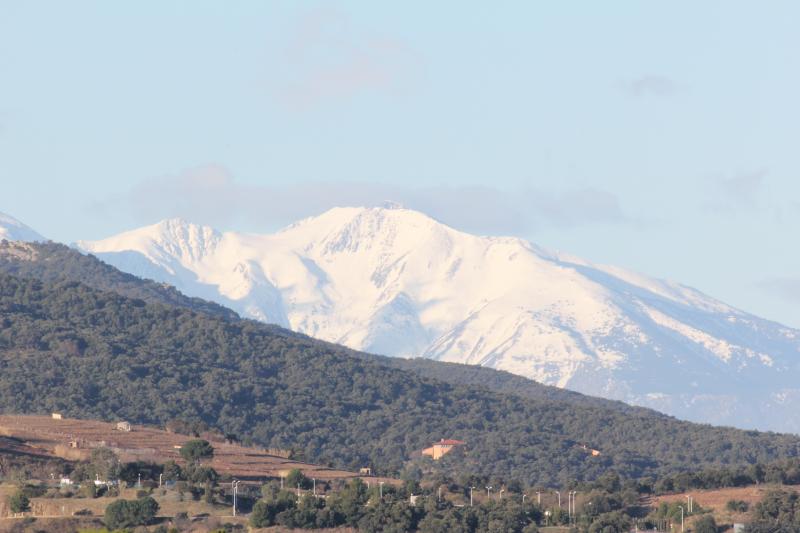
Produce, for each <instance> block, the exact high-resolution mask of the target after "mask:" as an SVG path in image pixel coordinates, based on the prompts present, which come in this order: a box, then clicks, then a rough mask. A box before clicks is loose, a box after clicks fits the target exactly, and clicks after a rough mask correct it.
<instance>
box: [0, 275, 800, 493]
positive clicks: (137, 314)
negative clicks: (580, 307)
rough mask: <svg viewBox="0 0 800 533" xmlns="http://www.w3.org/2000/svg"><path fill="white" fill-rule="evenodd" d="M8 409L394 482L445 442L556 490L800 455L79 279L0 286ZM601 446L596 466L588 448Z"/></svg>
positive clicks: (777, 443) (784, 440) (490, 466)
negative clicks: (213, 430)
mask: <svg viewBox="0 0 800 533" xmlns="http://www.w3.org/2000/svg"><path fill="white" fill-rule="evenodd" d="M0 405H2V406H3V410H4V411H6V412H22V413H48V412H50V411H54V410H57V411H62V412H63V413H65V414H66V415H67V416H74V417H91V418H104V419H115V418H125V419H128V420H131V421H134V422H140V423H153V424H158V423H164V422H166V421H167V420H170V419H173V418H176V417H184V418H185V417H194V418H199V419H202V420H204V421H205V422H207V423H208V424H209V425H211V426H214V427H217V428H219V429H221V430H223V431H225V432H228V433H235V434H237V435H239V436H241V437H243V438H246V439H248V440H250V441H252V442H255V443H259V444H263V445H268V446H274V447H284V448H285V447H294V448H300V449H301V450H302V452H303V453H304V454H305V456H306V457H307V458H308V459H309V460H312V461H315V462H321V463H332V464H334V465H337V466H342V467H348V468H355V467H358V466H363V465H372V466H373V467H374V468H375V469H376V470H377V471H378V472H385V473H393V472H396V471H398V470H399V469H400V468H402V466H403V464H404V461H405V460H406V459H407V458H408V457H409V456H410V455H411V454H412V453H413V452H414V451H416V450H419V449H421V448H422V447H424V446H426V445H428V444H429V443H430V442H432V441H434V440H438V439H440V438H442V437H448V438H457V439H462V440H465V441H467V443H468V445H469V452H468V454H467V455H466V456H464V457H460V458H459V457H453V458H452V459H448V461H449V462H447V463H446V466H447V467H448V468H451V469H452V470H451V473H453V474H456V473H460V472H468V473H475V474H482V475H490V476H491V475H497V476H502V477H504V478H506V479H512V478H517V479H520V480H521V481H525V482H528V483H534V482H535V483H543V484H554V483H557V482H558V481H559V480H564V479H567V478H576V479H592V478H595V477H597V476H598V475H600V474H601V473H603V472H605V471H606V470H607V469H608V468H615V469H616V470H618V471H619V472H620V473H622V474H623V475H627V476H631V477H639V476H644V475H653V474H659V473H667V472H677V471H682V470H695V469H698V468H702V467H706V466H712V465H721V464H749V463H753V462H756V461H760V462H768V461H772V460H774V459H778V458H782V457H794V456H797V455H798V453H799V452H800V438H799V437H795V436H789V435H776V434H764V433H757V432H746V431H740V430H735V429H730V428H714V427H710V426H704V425H698V424H691V423H686V422H680V421H677V420H674V419H671V418H668V417H664V416H660V415H653V414H652V413H651V412H649V411H646V410H642V411H641V412H640V413H633V414H630V413H624V412H620V411H618V410H615V409H609V408H605V407H597V406H581V405H576V404H574V403H570V402H563V401H552V400H547V399H535V398H530V399H526V398H521V397H519V396H516V395H510V394H509V395H503V394H497V393H492V392H489V391H487V390H485V389H484V388H478V387H474V386H456V385H451V384H447V383H443V382H440V381H436V380H433V379H428V378H424V377H422V376H420V375H417V374H415V373H410V372H407V371H401V370H397V369H393V368H389V367H387V366H386V365H384V364H380V363H378V362H375V361H370V360H368V359H364V358H358V357H353V356H350V355H347V352H346V351H345V350H342V349H335V348H332V347H331V346H330V345H328V344H326V343H320V342H317V341H314V340H311V339H308V338H303V337H293V336H287V335H284V334H279V333H276V332H275V331H274V329H272V328H269V327H265V326H263V325H261V324H257V323H253V322H249V321H243V320H237V321H232V320H226V319H221V318H217V317H212V316H209V315H206V314H203V313H197V312H194V311H191V310H187V309H183V308H175V307H168V306H163V305H160V304H147V303H145V302H143V301H142V300H138V299H130V298H125V297H122V296H120V295H117V294H114V293H108V292H101V291H98V290H95V289H91V288H89V287H87V286H85V285H82V284H80V283H76V282H64V281H61V282H56V283H54V284H48V283H43V282H40V281H37V280H30V279H23V278H17V277H14V276H8V275H0ZM581 443H586V444H588V445H589V446H590V447H593V448H597V449H599V450H601V452H602V454H601V455H600V456H599V457H591V456H590V455H589V454H587V453H586V452H585V451H584V450H583V449H581V448H580V447H579V444H581Z"/></svg>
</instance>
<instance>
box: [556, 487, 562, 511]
mask: <svg viewBox="0 0 800 533" xmlns="http://www.w3.org/2000/svg"><path fill="white" fill-rule="evenodd" d="M556 494H558V508H559V509H561V493H560V492H559V491H556Z"/></svg>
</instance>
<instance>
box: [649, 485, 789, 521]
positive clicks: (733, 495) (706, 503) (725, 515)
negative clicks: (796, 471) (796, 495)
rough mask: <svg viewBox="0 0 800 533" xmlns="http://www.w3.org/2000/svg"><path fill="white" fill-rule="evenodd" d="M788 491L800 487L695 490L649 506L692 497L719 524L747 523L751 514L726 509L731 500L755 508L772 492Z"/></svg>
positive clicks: (684, 501)
mask: <svg viewBox="0 0 800 533" xmlns="http://www.w3.org/2000/svg"><path fill="white" fill-rule="evenodd" d="M775 489H788V490H800V485H771V484H762V485H751V486H749V487H731V488H724V489H711V490H693V491H689V492H684V493H681V494H669V495H665V496H657V497H654V498H652V499H651V500H650V501H649V502H648V504H649V505H653V506H657V505H658V504H659V503H660V502H662V501H664V502H674V501H680V502H683V503H686V497H687V496H689V495H691V496H692V498H693V499H694V501H695V502H697V503H699V504H700V506H701V507H703V508H704V509H710V510H711V512H712V513H713V514H714V519H715V520H716V521H717V523H718V524H733V523H736V522H739V523H745V522H748V521H749V520H750V513H749V512H747V513H738V512H731V511H729V510H728V509H726V508H725V505H726V504H727V503H728V502H729V501H730V500H742V501H745V502H747V503H748V505H750V508H751V509H752V508H753V506H754V505H755V504H756V503H758V502H759V501H761V498H763V497H764V494H765V493H766V492H768V491H770V490H775Z"/></svg>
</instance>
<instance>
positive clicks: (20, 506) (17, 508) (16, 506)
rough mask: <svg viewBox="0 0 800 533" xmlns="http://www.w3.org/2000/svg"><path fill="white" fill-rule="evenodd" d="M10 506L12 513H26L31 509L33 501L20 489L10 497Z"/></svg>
mask: <svg viewBox="0 0 800 533" xmlns="http://www.w3.org/2000/svg"><path fill="white" fill-rule="evenodd" d="M8 506H9V508H10V509H11V512H12V513H24V512H25V511H28V510H30V508H31V501H30V500H29V499H28V497H27V496H25V493H24V492H22V491H21V490H18V491H17V492H15V493H14V494H12V495H11V496H9V497H8Z"/></svg>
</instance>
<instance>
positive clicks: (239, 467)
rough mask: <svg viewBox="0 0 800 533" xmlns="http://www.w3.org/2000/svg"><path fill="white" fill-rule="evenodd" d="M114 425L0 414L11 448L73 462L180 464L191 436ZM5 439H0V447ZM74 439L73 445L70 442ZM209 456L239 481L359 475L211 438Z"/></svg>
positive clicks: (1, 428) (0, 424)
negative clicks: (95, 455)
mask: <svg viewBox="0 0 800 533" xmlns="http://www.w3.org/2000/svg"><path fill="white" fill-rule="evenodd" d="M115 425H116V424H114V423H110V422H102V421H97V420H78V419H67V418H65V419H62V420H56V419H53V418H51V417H49V416H29V415H24V416H22V415H0V435H5V436H10V437H15V438H17V439H21V440H22V441H24V445H20V444H18V443H14V446H15V447H16V448H17V449H16V450H10V451H12V452H14V451H17V452H24V453H29V454H36V455H41V456H51V457H53V456H57V457H62V458H64V459H69V460H76V459H80V458H84V457H88V455H89V454H90V453H91V450H92V449H93V448H97V447H108V448H111V449H113V450H114V451H115V452H116V453H117V454H118V455H119V457H120V459H121V460H122V461H137V460H141V461H153V462H157V463H163V462H165V461H169V460H173V461H176V462H178V463H181V462H182V459H181V457H180V451H179V447H180V446H182V445H183V444H184V443H186V442H187V441H189V440H191V439H192V437H189V436H186V435H180V434H176V433H169V432H167V431H164V430H161V429H156V428H152V427H147V426H138V425H133V426H132V431H119V430H117V429H115ZM4 442H7V441H6V440H3V441H0V446H2V444H3V443H4ZM71 442H74V443H77V448H72V447H71V446H70V443H71ZM211 442H212V445H213V446H214V458H213V460H212V461H211V462H210V463H209V464H210V466H211V467H212V468H214V469H215V470H216V471H217V472H219V473H220V474H221V475H229V476H231V477H236V478H239V479H242V480H260V479H264V478H276V477H280V476H282V475H286V473H287V472H288V471H289V470H292V469H294V468H298V469H300V470H302V471H303V473H304V474H305V475H306V476H308V477H313V478H316V479H320V480H333V479H346V478H354V477H359V476H358V474H356V473H353V472H347V471H344V470H336V469H333V468H327V467H324V466H319V465H314V464H310V463H304V462H300V461H293V460H291V459H287V458H285V457H280V456H277V455H270V454H268V453H266V451H265V450H263V449H260V448H251V447H246V446H241V445H238V444H229V443H227V442H223V441H217V440H212V441H211Z"/></svg>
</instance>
